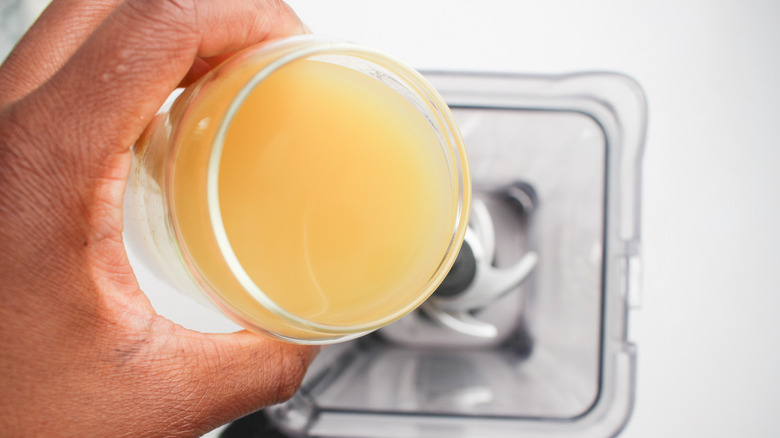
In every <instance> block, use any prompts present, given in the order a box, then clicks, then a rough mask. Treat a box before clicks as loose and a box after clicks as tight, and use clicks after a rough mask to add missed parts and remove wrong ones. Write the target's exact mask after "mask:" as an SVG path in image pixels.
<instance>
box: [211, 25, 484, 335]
mask: <svg viewBox="0 0 780 438" xmlns="http://www.w3.org/2000/svg"><path fill="white" fill-rule="evenodd" d="M296 42H304V43H306V42H308V43H309V44H304V45H302V46H301V47H297V48H293V49H292V50H291V51H289V52H287V53H283V54H282V55H281V56H279V57H278V58H276V59H273V60H272V61H270V62H269V63H268V64H267V65H265V66H263V67H262V68H261V69H260V70H259V71H258V72H257V73H255V74H254V75H253V76H252V77H251V78H250V79H249V80H248V81H247V82H246V84H244V85H242V87H241V89H240V90H239V92H238V93H237V94H236V96H235V97H234V98H233V99H232V101H231V102H230V105H229V106H228V108H227V111H226V112H225V115H224V116H223V117H222V120H221V121H220V124H219V127H218V129H217V132H216V136H215V138H214V140H213V142H212V144H211V150H210V151H209V157H208V167H207V174H206V192H207V193H206V198H207V207H208V214H209V219H210V221H211V230H212V233H213V236H214V238H215V240H216V242H217V246H218V248H219V251H220V253H221V256H222V258H223V260H224V261H225V263H226V265H227V266H228V269H229V270H230V273H231V274H232V275H233V277H234V278H235V280H236V281H238V283H239V284H240V285H241V287H242V288H243V289H244V291H245V292H246V293H247V294H249V296H250V297H251V298H252V299H254V300H256V301H257V302H258V303H259V304H260V305H262V306H263V307H264V308H265V309H267V310H268V311H270V312H271V313H272V314H274V315H275V316H278V317H280V318H282V319H283V320H285V321H286V322H287V323H289V324H291V325H293V326H297V327H299V328H300V327H302V328H304V329H308V330H313V331H318V332H326V333H330V334H334V335H349V334H355V333H359V334H360V335H362V334H364V333H368V332H371V331H373V330H376V329H378V328H380V327H382V326H385V325H387V324H389V323H390V322H393V321H394V320H397V319H399V318H400V317H402V316H403V315H406V314H407V313H409V312H410V311H412V310H413V309H414V308H416V307H418V306H419V305H420V304H422V302H423V301H425V299H427V298H428V296H430V295H431V294H432V293H433V291H434V290H435V287H436V285H438V284H439V283H440V282H441V280H443V278H444V276H445V275H446V274H447V272H448V270H449V267H450V266H451V265H452V263H454V261H455V258H456V257H457V253H458V250H459V248H460V244H461V241H462V234H463V233H465V229H466V223H467V219H465V218H467V216H468V211H467V208H466V205H467V203H468V201H469V200H470V182H469V181H470V180H469V178H470V177H469V172H468V167H467V164H466V161H465V159H466V157H465V147H464V145H463V140H462V138H461V137H460V134H459V133H458V131H457V128H455V126H456V125H455V123H454V121H453V120H452V115H451V114H450V112H449V109H448V108H449V107H448V106H447V105H446V103H444V101H443V99H442V98H441V97H439V95H438V93H437V92H436V91H435V90H434V89H433V88H432V86H431V85H429V84H428V83H427V81H426V80H425V79H424V78H423V77H422V75H420V74H419V73H418V72H416V71H414V70H412V69H410V68H408V67H406V66H405V65H404V64H402V63H400V62H399V61H397V60H395V59H393V58H391V57H389V56H387V55H385V54H383V53H381V52H379V51H376V50H374V49H370V48H366V47H362V46H359V45H356V44H353V43H349V42H343V41H334V40H329V39H324V38H321V37H315V36H313V35H302V36H296V37H289V38H284V39H282V40H277V41H273V42H271V43H269V44H267V45H265V46H264V47H262V48H261V49H260V50H271V49H273V48H278V47H280V46H282V45H284V44H290V43H296ZM326 54H337V55H346V56H352V57H356V58H360V59H361V60H363V61H367V62H369V63H372V64H375V65H379V66H381V67H384V68H388V69H389V70H391V71H392V72H393V73H395V74H396V75H397V76H399V77H400V78H401V79H402V80H403V82H402V83H403V85H404V86H405V87H410V85H413V87H412V88H413V91H414V92H415V94H417V95H421V97H423V98H424V99H425V101H426V103H427V104H428V105H429V106H430V107H431V109H432V112H433V113H434V115H435V116H436V118H437V120H435V121H430V122H429V123H430V125H431V126H432V127H434V128H435V129H436V130H438V131H440V134H443V136H444V138H443V139H442V140H443V143H445V144H442V143H441V142H440V145H441V146H443V147H442V149H443V150H446V155H450V157H448V167H450V172H451V175H454V178H455V179H454V181H453V183H455V184H454V185H455V186H456V187H457V193H456V194H455V195H456V196H455V198H456V199H457V204H458V205H457V209H456V213H455V221H454V224H453V226H452V229H451V233H452V234H451V236H450V241H449V243H448V245H447V248H446V250H445V252H444V256H443V257H442V259H441V260H440V261H439V264H438V265H437V266H436V269H435V271H434V274H433V275H432V276H431V277H429V279H428V280H427V283H425V285H423V286H422V287H421V289H420V292H421V293H419V295H418V296H417V297H416V298H415V299H413V300H411V301H410V302H409V303H408V304H407V305H405V306H403V307H401V308H399V309H396V310H395V311H393V312H392V314H390V315H387V316H385V317H383V318H380V319H378V320H376V321H373V322H370V323H362V324H354V325H333V324H324V323H320V322H316V321H312V320H311V319H308V318H305V317H301V316H298V315H296V314H294V313H293V312H290V311H288V310H286V309H284V308H283V307H282V306H280V305H279V304H277V303H276V302H275V301H274V300H273V299H271V298H270V297H269V296H268V295H266V294H265V293H264V292H263V291H262V289H261V288H260V287H259V286H258V285H257V284H256V283H255V282H254V280H252V278H251V276H250V275H249V274H248V273H247V272H246V270H245V269H244V267H243V265H242V263H241V261H240V260H239V258H238V256H237V255H236V254H235V252H234V251H233V247H232V245H231V244H230V239H229V238H228V236H227V231H226V230H225V225H224V223H223V221H222V213H221V208H220V200H219V167H220V163H221V158H222V152H223V149H224V146H225V145H224V142H225V138H226V136H227V132H228V130H229V128H230V125H231V123H232V121H233V119H234V117H235V116H236V114H237V112H238V111H239V109H240V108H241V106H242V105H243V103H244V101H245V100H246V99H247V97H248V96H249V95H250V94H251V93H252V92H253V91H254V89H255V88H256V87H257V86H258V85H259V84H260V83H261V82H262V81H263V80H265V79H266V78H267V77H269V76H270V75H271V74H273V73H274V72H276V71H277V70H279V69H280V68H281V67H283V66H285V65H287V64H289V63H291V62H293V61H296V60H299V59H304V58H307V57H311V56H315V55H326ZM361 55H362V56H361ZM377 61H379V62H377ZM228 62H229V61H228ZM397 69H400V70H402V71H403V73H404V75H403V76H401V75H398V72H397V71H396V70H397ZM445 146H446V147H445ZM212 294H213V293H210V295H212ZM214 295H217V297H213V298H218V299H219V301H221V302H222V304H223V305H227V306H228V307H229V308H230V310H231V312H233V313H238V314H239V315H237V316H239V317H240V319H242V320H244V321H246V322H250V321H249V320H248V319H247V318H246V317H245V316H244V315H242V313H243V312H241V311H240V309H236V308H234V306H232V305H229V304H228V303H226V302H225V300H224V299H223V298H222V297H221V295H220V294H214ZM250 323H251V322H250ZM251 324H252V325H253V326H256V327H258V328H260V329H262V330H263V331H267V330H266V329H265V328H264V327H262V325H261V324H256V323H251ZM271 334H273V335H275V336H277V337H280V338H283V339H292V338H289V337H288V336H285V335H281V334H276V333H271ZM295 341H296V342H300V339H295Z"/></svg>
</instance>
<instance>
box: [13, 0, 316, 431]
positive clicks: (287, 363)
mask: <svg viewBox="0 0 780 438" xmlns="http://www.w3.org/2000/svg"><path fill="white" fill-rule="evenodd" d="M304 31H305V26H304V25H303V24H302V23H301V21H300V20H299V19H298V17H297V16H296V15H295V13H294V12H292V10H291V9H290V8H289V7H288V6H287V5H286V4H284V3H283V2H281V1H274V0H124V1H120V0H55V1H54V2H53V3H52V5H51V6H50V7H49V8H48V9H47V10H46V11H45V12H44V14H43V15H42V16H41V17H40V19H39V20H38V22H37V23H36V24H35V25H34V26H33V28H32V29H31V30H30V31H29V32H28V33H27V35H26V36H25V38H24V39H23V40H22V41H21V42H20V43H19V45H18V46H17V47H16V48H15V50H14V52H13V53H12V54H11V55H10V56H9V58H8V59H7V61H6V62H5V63H4V64H3V65H2V67H0V436H4V437H5V436H25V437H27V436H47V437H52V436H105V437H121V436H128V437H147V436H165V437H173V436H182V437H184V436H198V435H200V434H203V433H205V432H207V431H208V430H211V429H213V428H215V427H217V426H219V425H221V424H224V423H226V422H228V421H230V420H233V419H235V418H238V417H240V416H242V415H245V414H248V413H250V412H253V411H255V410H257V409H260V408H262V407H264V406H267V405H269V404H273V403H276V402H278V401H281V400H283V399H286V398H289V397H290V396H292V394H293V393H294V392H295V390H296V389H297V388H298V386H299V385H300V382H301V379H302V377H303V375H304V373H305V370H306V368H307V367H308V365H309V364H310V363H311V361H312V360H313V359H314V357H315V355H316V352H317V349H316V348H313V347H304V346H297V345H292V344H286V343H282V342H278V341H274V340H271V339H267V338H262V337H259V336H256V335H253V334H250V333H248V332H239V333H234V334H219V335H214V334H202V333H198V332H195V331H191V330H187V329H184V328H182V327H180V326H178V325H176V324H174V323H172V322H171V321H169V320H167V319H165V318H163V317H161V316H159V315H157V314H156V313H155V311H154V309H152V307H151V305H150V303H149V300H148V299H147V298H146V296H145V295H144V293H143V292H142V291H141V290H140V288H139V286H138V283H137V281H136V278H135V275H134V274H133V270H132V268H131V267H130V265H129V264H128V261H127V255H126V252H125V247H124V244H123V241H122V235H121V232H122V196H123V193H124V189H125V183H126V178H127V174H128V172H129V167H130V162H131V152H130V146H131V145H132V144H133V143H134V141H135V140H136V139H137V138H138V136H139V135H140V134H141V132H142V131H143V129H144V127H145V126H146V124H147V123H148V122H149V121H150V119H151V118H152V116H153V115H154V113H155V112H156V110H157V108H158V107H159V106H160V105H161V104H162V102H163V101H164V100H165V98H166V96H167V95H168V94H169V93H170V92H171V91H172V90H173V89H174V88H175V87H176V86H177V85H178V84H181V83H185V84H186V83H188V82H190V81H192V80H194V79H196V78H197V77H199V76H201V75H202V74H203V73H205V72H206V71H208V70H209V69H210V68H211V67H212V66H214V65H216V64H217V63H218V62H219V61H220V60H222V59H224V58H225V57H226V56H227V55H229V54H230V53H232V52H235V51H237V50H240V49H242V48H244V47H247V46H249V45H252V44H255V43H258V42H261V41H264V40H268V39H273V38H278V37H283V36H288V35H293V34H297V33H301V32H304Z"/></svg>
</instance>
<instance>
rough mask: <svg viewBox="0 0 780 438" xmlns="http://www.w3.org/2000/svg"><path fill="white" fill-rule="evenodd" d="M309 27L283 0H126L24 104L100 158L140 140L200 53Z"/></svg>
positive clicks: (59, 135)
mask: <svg viewBox="0 0 780 438" xmlns="http://www.w3.org/2000/svg"><path fill="white" fill-rule="evenodd" d="M303 30H304V27H303V24H302V23H301V21H300V19H299V18H298V17H297V15H296V14H295V13H294V12H293V11H292V9H290V8H289V7H288V6H287V5H286V4H285V3H284V2H282V1H279V0H127V1H125V2H123V3H122V4H120V5H119V6H118V7H117V8H116V9H115V10H114V11H113V12H112V13H111V14H110V15H109V16H108V17H107V18H106V19H105V20H104V21H103V23H102V24H101V25H100V26H99V27H98V28H97V29H96V30H95V31H94V32H93V33H92V34H91V35H90V37H89V38H88V39H87V40H86V41H85V42H84V44H83V45H82V46H81V47H80V48H79V49H78V51H76V53H75V54H74V55H73V56H72V57H71V58H70V60H69V61H68V62H67V63H66V64H65V65H64V66H63V68H62V69H61V70H60V71H59V72H58V73H57V74H56V75H54V76H53V77H52V78H51V80H49V81H48V82H46V83H45V84H44V85H43V86H41V87H40V88H38V89H37V90H36V91H35V92H33V93H32V94H31V95H30V96H29V98H28V99H25V100H24V101H21V102H19V104H21V106H22V108H17V111H18V112H22V113H23V112H24V110H25V107H28V106H29V107H30V108H33V109H37V110H38V112H40V110H41V109H42V108H43V109H45V111H47V112H48V113H49V115H50V116H51V117H49V118H48V120H46V121H45V126H42V127H41V128H42V129H45V130H50V131H53V132H54V131H56V133H54V134H52V135H53V136H54V138H52V139H51V140H53V141H52V142H51V143H52V144H55V143H56V144H59V145H61V146H62V147H63V148H66V149H69V150H70V151H71V152H73V151H74V149H79V151H78V154H79V156H80V157H87V158H91V159H100V156H103V154H104V153H106V152H117V151H121V150H126V149H127V148H128V147H129V146H130V145H131V144H132V143H133V142H134V141H135V139H136V138H137V137H138V135H139V134H140V132H141V131H142V129H143V128H144V127H145V126H146V124H147V123H148V122H149V120H150V119H151V117H152V116H153V115H154V113H155V112H156V110H157V109H158V108H159V106H160V105H161V104H162V102H163V101H164V100H165V98H166V97H167V96H168V94H169V93H170V92H171V91H172V90H173V89H174V88H175V87H176V85H177V84H178V83H179V82H180V81H181V80H182V78H183V77H184V76H185V75H186V73H187V72H188V71H189V69H190V67H191V66H192V64H193V62H194V61H195V59H196V58H197V57H212V56H217V55H220V54H223V53H229V52H233V51H236V50H240V49H241V48H244V47H247V46H249V45H252V44H255V43H258V42H261V41H263V40H267V39H272V38H277V37H281V36H287V35H292V34H297V33H301V32H303ZM33 128H34V127H33ZM85 149H86V150H85ZM93 163H94V162H93ZM90 167H92V168H94V167H95V166H90Z"/></svg>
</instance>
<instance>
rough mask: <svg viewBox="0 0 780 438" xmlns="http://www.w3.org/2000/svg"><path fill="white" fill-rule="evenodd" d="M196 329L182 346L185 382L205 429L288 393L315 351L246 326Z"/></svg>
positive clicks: (233, 418) (274, 400) (275, 400)
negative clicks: (241, 328) (220, 330)
mask: <svg viewBox="0 0 780 438" xmlns="http://www.w3.org/2000/svg"><path fill="white" fill-rule="evenodd" d="M198 335H199V336H196V337H195V338H193V339H192V341H193V342H190V343H188V345H187V348H186V350H188V352H187V354H185V357H186V358H187V362H188V364H187V367H186V368H185V369H186V370H188V371H185V372H188V374H190V375H189V377H188V378H187V379H186V382H184V384H185V385H186V392H187V393H188V398H191V399H194V400H197V401H198V403H197V407H196V409H193V411H194V412H193V414H194V418H193V421H195V422H205V423H204V424H203V425H202V427H203V430H204V431H206V430H210V429H213V428H215V427H217V426H219V425H222V424H225V423H227V422H229V421H232V420H235V419H237V418H239V417H242V416H244V415H247V414H249V413H252V412H255V411H257V410H259V409H261V408H263V407H265V406H269V405H272V404H275V403H279V402H281V401H284V400H287V399H289V398H290V397H292V396H293V395H294V394H295V392H296V391H297V390H298V387H299V386H300V384H301V381H302V380H303V377H304V375H305V373H306V369H307V368H308V367H309V365H310V364H311V362H312V361H313V360H314V358H315V357H316V355H317V353H318V352H319V351H320V347H315V346H305V345H295V344H289V343H285V342H280V341H276V340H273V339H270V338H265V337H261V336H257V335H255V334H252V333H250V332H248V331H242V332H238V333H233V334H211V335H201V334H198ZM180 345H181V344H180Z"/></svg>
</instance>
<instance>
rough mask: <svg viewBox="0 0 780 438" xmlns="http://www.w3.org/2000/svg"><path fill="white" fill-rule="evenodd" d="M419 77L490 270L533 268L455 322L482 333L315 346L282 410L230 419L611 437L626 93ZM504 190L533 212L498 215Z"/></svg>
mask: <svg viewBox="0 0 780 438" xmlns="http://www.w3.org/2000/svg"><path fill="white" fill-rule="evenodd" d="M427 78H428V79H429V80H430V81H431V83H432V84H433V85H434V86H435V87H436V88H437V89H438V90H439V92H440V93H441V94H442V95H443V96H444V98H445V99H446V101H447V102H448V104H449V105H450V106H451V109H452V111H453V114H454V115H455V118H456V120H457V121H458V123H459V125H460V127H461V130H462V133H463V136H464V140H465V142H466V147H467V150H468V153H469V159H470V165H471V172H472V178H473V187H474V200H473V201H474V202H473V203H472V204H473V205H475V206H476V205H477V203H478V201H479V203H482V204H484V205H485V206H486V207H487V209H488V210H489V211H490V213H491V214H492V217H493V222H494V228H495V233H496V238H495V260H494V261H493V266H494V267H495V268H496V269H499V268H502V267H507V266H512V265H513V264H515V263H516V262H517V260H519V259H521V258H522V257H523V255H524V254H528V253H529V251H533V252H534V253H535V254H536V255H537V256H538V263H537V265H536V266H535V267H534V270H533V271H532V272H531V274H530V276H529V277H528V278H527V279H526V280H525V281H524V282H522V283H521V284H519V285H518V286H517V287H515V288H513V289H512V290H511V291H509V292H508V293H507V294H505V295H503V296H502V297H501V298H500V299H497V300H496V301H495V302H493V303H492V304H489V305H486V306H484V307H483V308H480V309H477V310H474V311H472V312H470V317H471V318H473V319H476V320H478V321H479V322H481V323H487V324H490V325H491V326H492V327H493V328H494V329H495V331H494V335H495V336H484V337H480V336H470V335H466V334H463V333H458V332H456V331H453V330H452V329H451V328H448V327H443V326H440V325H435V324H433V323H431V321H430V318H426V317H425V315H424V314H423V313H421V312H414V313H412V314H410V315H409V316H407V317H405V318H403V319H401V320H400V321H398V322H396V323H394V324H392V325H390V326H388V327H385V328H384V329H382V330H380V331H378V332H376V333H374V334H372V335H370V336H368V337H365V338H362V339H360V340H356V341H353V342H348V343H344V344H340V345H338V346H335V347H330V348H328V349H326V350H325V351H324V352H323V353H322V354H321V356H320V357H319V358H318V359H317V360H316V361H315V363H314V364H313V366H312V368H311V369H310V371H309V373H308V374H307V376H306V379H305V381H304V383H303V386H302V388H301V390H300V391H299V392H298V394H297V395H296V396H295V397H294V398H293V399H292V400H290V401H289V402H286V403H284V404H281V405H278V406H274V407H271V408H268V409H266V410H265V411H264V412H263V413H262V414H258V415H256V416H254V417H251V418H249V419H247V420H245V421H255V422H266V423H267V424H266V426H265V427H270V426H269V425H271V426H273V427H274V428H275V429H276V430H278V431H280V434H281V436H291V437H293V436H294V437H299V436H306V437H315V436H316V437H362V438H367V437H388V438H389V437H393V438H397V437H419V438H422V437H425V438H433V437H441V438H444V437H446V438H455V437H491V438H501V437H507V438H508V437H551V436H552V437H608V436H614V435H616V434H617V433H618V432H619V431H620V430H621V429H622V428H623V426H624V425H625V423H626V421H627V420H628V417H629V415H630V412H631V409H632V404H633V399H634V380H635V354H636V352H635V348H634V345H633V344H632V343H631V342H630V341H629V340H628V338H627V333H626V324H627V318H628V314H629V308H630V307H631V304H632V300H635V299H636V297H637V296H638V293H639V291H638V285H639V281H638V278H639V277H638V275H639V256H640V254H639V250H640V234H639V218H640V215H639V206H640V181H641V174H640V170H641V160H642V151H643V144H644V136H645V123H646V110H645V101H644V95H643V93H642V91H641V89H640V88H639V86H638V85H637V84H636V83H635V82H634V81H633V80H631V79H630V78H627V77H625V76H622V75H617V74H610V73H587V74H574V75H567V76H550V77H545V76H512V75H478V74H454V73H431V74H428V75H427ZM518 182H520V183H521V184H518ZM512 187H533V189H534V190H533V193H534V194H535V195H534V196H528V198H529V199H531V198H534V197H535V205H533V211H531V212H527V213H523V214H518V213H517V208H516V207H517V202H516V200H517V199H519V198H517V197H515V198H517V199H515V200H514V201H512V202H507V196H506V194H507V193H508V191H509V189H510V188H512ZM528 193H530V191H528ZM532 204H533V203H531V204H527V205H532ZM475 216H476V215H475V214H474V211H472V219H473V218H475ZM426 304H427V303H426ZM229 431H230V429H228V432H229ZM225 436H230V435H229V434H226V435H225Z"/></svg>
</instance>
